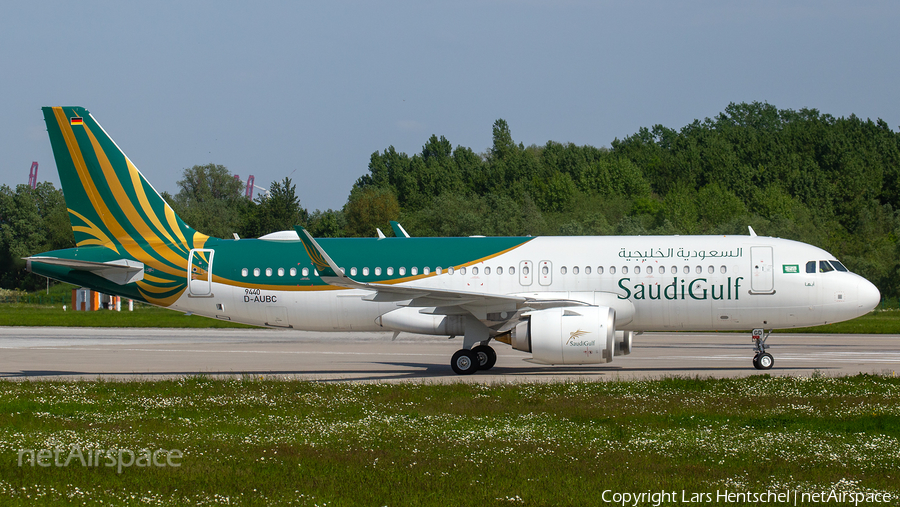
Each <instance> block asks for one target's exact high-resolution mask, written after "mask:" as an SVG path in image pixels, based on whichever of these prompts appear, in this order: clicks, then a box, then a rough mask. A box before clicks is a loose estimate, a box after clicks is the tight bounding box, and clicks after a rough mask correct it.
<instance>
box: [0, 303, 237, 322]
mask: <svg viewBox="0 0 900 507" xmlns="http://www.w3.org/2000/svg"><path fill="white" fill-rule="evenodd" d="M0 326H71V327H187V328H252V327H254V326H247V325H244V324H238V323H236V322H229V321H227V320H218V319H210V318H207V317H200V316H196V315H186V314H184V313H181V312H175V311H172V310H166V309H165V308H157V307H155V306H149V305H141V304H136V305H135V306H134V311H133V312H129V311H127V309H126V310H124V311H121V312H116V311H110V310H102V311H96V312H73V311H71V309H69V310H68V311H63V309H62V305H61V304H58V305H56V306H49V305H39V304H26V303H4V304H0Z"/></svg>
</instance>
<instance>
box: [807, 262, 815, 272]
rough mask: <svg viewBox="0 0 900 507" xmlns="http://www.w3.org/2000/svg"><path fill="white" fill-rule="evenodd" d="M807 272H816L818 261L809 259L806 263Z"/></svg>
mask: <svg viewBox="0 0 900 507" xmlns="http://www.w3.org/2000/svg"><path fill="white" fill-rule="evenodd" d="M806 272H807V273H815V272H816V261H809V262H807V263H806Z"/></svg>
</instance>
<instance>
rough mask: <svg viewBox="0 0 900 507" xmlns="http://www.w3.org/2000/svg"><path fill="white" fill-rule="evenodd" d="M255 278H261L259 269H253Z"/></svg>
mask: <svg viewBox="0 0 900 507" xmlns="http://www.w3.org/2000/svg"><path fill="white" fill-rule="evenodd" d="M253 276H259V268H253Z"/></svg>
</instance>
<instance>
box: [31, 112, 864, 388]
mask: <svg viewBox="0 0 900 507" xmlns="http://www.w3.org/2000/svg"><path fill="white" fill-rule="evenodd" d="M43 113H44V119H45V121H46V124H47V131H48V133H49V137H50V143H51V145H52V148H53V154H54V157H55V159H56V166H57V169H58V171H59V177H60V182H61V184H62V188H63V192H64V194H65V199H66V204H67V206H68V212H69V218H70V220H71V223H72V230H73V232H74V235H75V241H76V245H77V247H76V248H70V249H64V250H55V251H51V252H45V253H42V254H38V255H33V256H31V257H28V258H27V259H26V260H27V265H28V270H30V271H31V272H33V273H37V274H40V275H43V276H45V277H49V278H53V279H56V280H61V281H64V282H68V283H71V284H75V285H80V286H84V287H89V288H92V289H95V290H98V291H100V292H103V293H107V294H114V295H118V296H123V297H127V298H131V299H134V300H136V301H142V302H146V303H149V304H152V305H156V306H160V307H165V308H169V309H172V310H178V311H182V312H186V313H191V314H196V315H202V316H206V317H210V318H214V319H224V320H229V321H234V322H242V323H246V324H252V325H257V326H266V327H272V328H287V329H298V330H308V331H360V332H365V331H381V332H383V331H392V332H394V337H395V338H396V335H397V334H398V333H400V332H408V333H419V334H427V335H443V336H449V337H457V336H462V338H463V340H462V342H463V343H462V348H461V349H460V350H458V351H457V352H456V353H454V354H453V356H452V358H451V361H450V366H451V368H452V369H453V371H454V372H456V373H457V374H462V375H465V374H472V373H475V372H477V371H479V370H487V369H490V368H491V367H492V366H494V364H495V362H496V360H497V355H496V352H495V350H494V349H493V347H491V346H490V342H491V341H496V342H500V343H505V344H508V345H510V346H511V347H512V348H513V349H515V350H518V351H522V352H526V353H530V354H531V358H528V359H526V360H529V361H531V362H533V363H537V364H546V365H558V364H567V365H572V364H578V365H583V364H603V363H608V362H610V361H612V360H613V358H614V357H615V356H624V355H628V354H630V353H631V351H632V344H633V340H634V336H635V334H636V333H641V332H644V331H731V330H753V333H752V336H751V338H752V340H753V341H752V343H753V350H754V356H753V360H752V364H753V366H754V367H755V368H757V369H759V370H767V369H770V368H772V366H773V364H774V358H773V357H772V355H771V354H770V353H768V352H766V349H767V348H768V347H769V345H767V343H766V340H767V338H768V337H769V334H770V333H771V332H772V330H773V329H783V328H793V327H801V326H814V325H820V324H827V323H832V322H839V321H843V320H848V319H852V318H855V317H858V316H861V315H864V314H866V313H868V312H870V311H871V310H873V309H874V308H875V306H876V305H877V304H878V303H879V301H880V299H881V296H880V293H879V291H878V289H877V288H876V287H875V286H874V285H873V284H872V283H871V282H869V281H868V280H866V279H865V278H863V277H862V276H859V275H857V274H854V273H852V272H850V271H848V270H847V268H846V267H844V265H843V264H842V263H840V262H839V261H838V260H836V259H835V258H834V256H832V255H831V254H829V253H828V252H826V251H824V250H822V249H820V248H817V247H815V246H811V245H807V244H804V243H800V242H797V241H791V240H787V239H779V238H771V237H764V236H757V235H756V234H755V232H754V231H753V229H752V228H748V229H749V235H746V236H744V235H727V236H595V237H584V236H583V237H464V238H426V237H409V235H408V234H407V233H406V231H405V230H403V228H402V227H400V226H399V224H397V227H394V225H393V224H392V228H393V229H394V230H395V231H397V232H402V234H396V237H384V234H381V233H380V230H379V231H378V232H379V235H378V237H373V238H321V239H315V238H313V237H312V236H311V235H310V233H309V232H308V231H307V230H306V229H304V228H303V227H300V226H297V227H295V228H294V230H290V231H279V232H275V233H272V234H267V235H265V236H262V237H260V238H258V239H237V238H235V239H219V238H213V237H209V236H207V235H205V234H202V233H200V232H198V231H196V230H194V229H192V228H191V227H189V226H188V225H187V224H185V223H184V222H183V221H182V220H181V218H179V217H178V215H176V213H175V212H174V211H173V210H172V208H171V207H170V206H169V205H168V204H167V203H166V201H165V200H163V198H162V197H161V196H160V195H159V193H158V192H157V191H156V190H155V189H154V188H153V186H152V185H151V184H150V183H149V182H148V181H147V179H145V178H144V176H143V174H142V173H141V172H140V171H138V169H137V168H136V167H135V166H134V164H133V163H132V162H131V160H130V159H129V158H128V157H127V156H126V155H125V154H124V153H123V152H122V150H120V149H119V147H118V146H117V145H116V144H115V142H114V141H113V140H112V139H111V138H110V137H109V136H108V135H107V133H106V132H105V131H104V130H103V128H102V127H101V126H100V124H98V123H97V121H96V120H95V119H94V117H93V116H92V115H91V114H90V112H89V111H87V110H86V109H84V108H82V107H45V108H43ZM729 336H730V335H729Z"/></svg>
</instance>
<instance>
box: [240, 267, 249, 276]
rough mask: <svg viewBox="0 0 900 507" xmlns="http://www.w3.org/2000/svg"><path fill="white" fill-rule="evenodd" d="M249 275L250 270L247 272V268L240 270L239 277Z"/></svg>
mask: <svg viewBox="0 0 900 507" xmlns="http://www.w3.org/2000/svg"><path fill="white" fill-rule="evenodd" d="M249 274H250V270H248V269H247V268H244V269H242V270H241V276H247V275H249Z"/></svg>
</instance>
